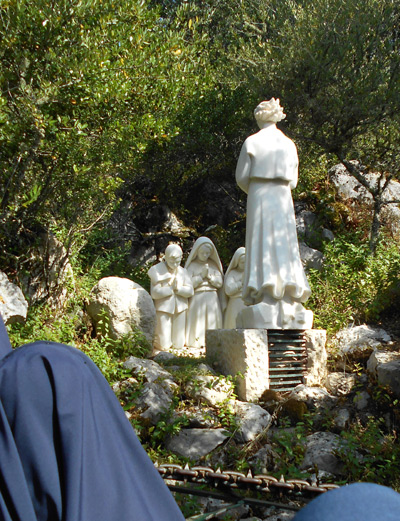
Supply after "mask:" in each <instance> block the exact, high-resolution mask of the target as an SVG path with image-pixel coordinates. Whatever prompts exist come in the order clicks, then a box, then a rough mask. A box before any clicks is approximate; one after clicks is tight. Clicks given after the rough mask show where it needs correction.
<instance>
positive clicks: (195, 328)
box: [185, 237, 223, 347]
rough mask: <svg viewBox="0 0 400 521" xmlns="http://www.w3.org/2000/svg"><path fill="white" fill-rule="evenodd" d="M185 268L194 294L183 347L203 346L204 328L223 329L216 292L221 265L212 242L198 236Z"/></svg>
mask: <svg viewBox="0 0 400 521" xmlns="http://www.w3.org/2000/svg"><path fill="white" fill-rule="evenodd" d="M185 268H186V270H187V271H188V273H189V275H190V277H191V278H192V284H193V288H194V295H193V297H192V298H191V299H190V300H189V310H188V315H187V323H186V331H187V334H186V345H188V346H191V347H201V346H205V345H206V340H205V337H206V331H207V329H221V328H222V309H221V304H220V300H219V295H218V290H219V289H220V288H222V285H223V269H222V264H221V261H220V258H219V255H218V252H217V249H216V247H215V246H214V243H213V242H212V241H211V239H209V238H208V237H200V238H199V239H197V241H196V242H195V243H194V245H193V248H192V251H191V252H190V254H189V257H188V258H187V261H186V264H185Z"/></svg>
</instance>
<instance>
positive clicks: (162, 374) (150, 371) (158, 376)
mask: <svg viewBox="0 0 400 521" xmlns="http://www.w3.org/2000/svg"><path fill="white" fill-rule="evenodd" d="M124 368H125V369H128V370H130V371H132V374H134V375H136V376H140V377H141V378H144V379H145V381H146V382H148V383H150V384H151V383H154V382H156V383H158V384H161V385H162V386H163V387H164V388H170V389H175V388H176V387H177V384H176V382H175V381H174V379H173V377H172V375H171V373H170V372H168V371H166V370H165V369H164V368H162V367H161V366H160V365H159V364H157V362H154V361H153V360H147V359H144V358H137V357H135V356H130V357H129V358H127V360H125V362H124Z"/></svg>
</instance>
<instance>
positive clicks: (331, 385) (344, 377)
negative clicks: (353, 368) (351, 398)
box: [325, 372, 356, 396]
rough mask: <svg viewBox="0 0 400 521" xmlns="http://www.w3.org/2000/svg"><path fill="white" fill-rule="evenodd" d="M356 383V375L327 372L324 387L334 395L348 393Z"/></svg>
mask: <svg viewBox="0 0 400 521" xmlns="http://www.w3.org/2000/svg"><path fill="white" fill-rule="evenodd" d="M355 383H356V375H355V374H351V373H335V372H333V373H329V374H328V376H327V377H326V380H325V387H326V389H327V391H328V392H330V393H331V394H333V395H334V396H343V395H346V394H349V393H350V391H351V390H352V388H353V387H354V385H355Z"/></svg>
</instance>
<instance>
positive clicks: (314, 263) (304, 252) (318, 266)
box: [299, 242, 324, 271]
mask: <svg viewBox="0 0 400 521" xmlns="http://www.w3.org/2000/svg"><path fill="white" fill-rule="evenodd" d="M299 250H300V258H301V261H302V263H303V266H304V269H305V270H308V269H310V268H311V269H313V270H318V271H321V270H322V266H323V263H324V254H323V253H321V252H320V251H318V250H314V248H310V247H309V246H307V244H305V243H304V242H299Z"/></svg>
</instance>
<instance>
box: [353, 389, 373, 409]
mask: <svg viewBox="0 0 400 521" xmlns="http://www.w3.org/2000/svg"><path fill="white" fill-rule="evenodd" d="M369 400H370V395H369V394H368V393H367V391H360V392H358V393H356V395H355V396H354V398H353V402H354V405H355V406H356V409H357V410H358V411H364V410H365V409H366V408H367V407H368V404H369Z"/></svg>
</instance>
